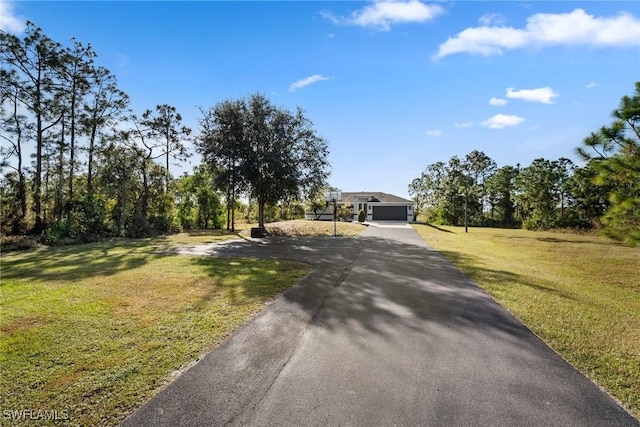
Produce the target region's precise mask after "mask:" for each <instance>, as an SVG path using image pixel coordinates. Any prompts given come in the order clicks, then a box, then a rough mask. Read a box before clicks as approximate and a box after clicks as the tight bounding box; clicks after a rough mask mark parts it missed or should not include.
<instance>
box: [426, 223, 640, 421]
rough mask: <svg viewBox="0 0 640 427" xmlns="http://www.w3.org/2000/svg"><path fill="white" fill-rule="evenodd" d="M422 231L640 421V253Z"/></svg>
mask: <svg viewBox="0 0 640 427" xmlns="http://www.w3.org/2000/svg"><path fill="white" fill-rule="evenodd" d="M414 228H415V229H416V230H417V231H418V232H419V233H420V235H422V237H423V238H424V239H425V240H426V241H427V242H428V243H429V244H431V245H432V246H433V247H434V248H435V249H437V250H438V251H440V252H441V253H442V254H443V255H444V256H446V257H447V258H448V259H449V260H450V261H451V262H452V263H453V264H455V265H456V266H457V267H458V268H459V269H460V270H462V271H463V272H464V273H466V274H467V275H468V276H469V277H471V278H472V279H474V280H475V281H476V282H477V283H478V284H479V285H480V286H481V287H482V288H483V289H485V290H486V291H487V292H488V293H489V294H491V296H493V297H494V298H495V299H496V300H497V301H498V302H499V303H500V304H502V305H503V306H504V307H505V308H507V309H508V310H509V311H511V312H512V313H513V314H514V315H516V316H517V317H518V318H520V319H521V320H522V321H523V322H524V323H525V324H526V325H527V326H528V327H529V328H530V329H532V330H533V331H534V332H535V333H536V334H538V335H539V336H540V337H542V339H544V340H545V341H546V342H547V343H548V344H549V345H550V346H551V347H552V348H554V349H555V350H556V351H557V352H558V353H559V354H560V355H561V356H562V357H564V358H565V359H566V360H567V361H569V362H570V363H571V364H573V365H574V366H575V367H577V368H578V369H579V370H580V371H582V372H583V373H584V374H586V375H587V376H589V377H590V378H591V379H593V380H594V381H595V382H597V383H598V384H600V385H601V386H602V387H603V388H605V389H606V390H608V391H609V392H610V393H611V394H612V395H613V396H615V397H616V398H617V399H618V400H619V401H620V402H622V404H623V405H624V406H625V407H626V408H628V409H630V410H631V411H632V412H633V413H634V414H635V415H636V416H640V248H638V247H629V246H625V245H623V244H620V243H616V242H613V241H611V240H607V239H605V238H602V237H598V236H595V235H578V234H571V233H559V232H534V231H526V230H503V229H493V228H470V229H469V233H465V232H464V228H459V227H434V226H427V225H415V226H414Z"/></svg>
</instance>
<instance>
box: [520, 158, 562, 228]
mask: <svg viewBox="0 0 640 427" xmlns="http://www.w3.org/2000/svg"><path fill="white" fill-rule="evenodd" d="M569 164H570V161H569V160H568V159H564V158H561V159H559V160H555V161H549V160H546V159H542V158H540V159H535V160H534V161H533V162H532V163H531V165H530V166H528V167H526V168H524V169H522V170H521V171H520V173H519V174H518V176H517V177H516V179H515V189H516V193H515V201H516V206H517V212H518V215H519V217H520V219H521V220H522V223H523V225H524V226H525V227H526V228H530V229H548V228H552V227H555V226H557V225H558V224H559V222H558V217H559V214H558V207H561V206H562V203H563V197H564V196H563V195H564V190H563V189H562V183H563V182H564V181H566V180H567V179H568V169H567V165H569ZM560 214H562V208H561V210H560Z"/></svg>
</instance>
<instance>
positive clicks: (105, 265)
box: [2, 238, 170, 281]
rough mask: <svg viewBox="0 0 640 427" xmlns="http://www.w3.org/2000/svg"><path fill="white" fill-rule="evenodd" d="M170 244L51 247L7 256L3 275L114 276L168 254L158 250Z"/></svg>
mask: <svg viewBox="0 0 640 427" xmlns="http://www.w3.org/2000/svg"><path fill="white" fill-rule="evenodd" d="M168 247H170V245H169V243H168V242H164V241H163V240H162V239H159V238H156V239H144V240H118V241H112V242H99V243H88V244H83V245H73V246H64V247H60V246H57V247H48V248H44V249H40V250H36V251H31V252H24V253H20V254H16V255H15V256H9V257H3V260H2V276H3V278H5V279H29V278H34V279H40V280H47V281H60V280H63V281H73V280H75V279H84V278H86V277H87V276H111V275H113V274H116V273H118V272H120V271H124V270H130V269H135V268H139V267H142V266H144V265H145V264H147V263H148V262H150V261H151V260H154V259H158V258H161V257H164V256H168V254H162V253H158V251H159V250H162V249H163V248H168Z"/></svg>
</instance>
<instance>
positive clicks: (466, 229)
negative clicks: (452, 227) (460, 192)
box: [464, 194, 469, 233]
mask: <svg viewBox="0 0 640 427" xmlns="http://www.w3.org/2000/svg"><path fill="white" fill-rule="evenodd" d="M464 232H465V233H468V232H469V228H468V227H467V195H466V194H465V195H464Z"/></svg>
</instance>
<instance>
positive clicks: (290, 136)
mask: <svg viewBox="0 0 640 427" xmlns="http://www.w3.org/2000/svg"><path fill="white" fill-rule="evenodd" d="M97 56H98V55H97V53H96V52H95V51H94V50H93V48H92V46H91V44H84V43H82V42H80V41H78V40H75V39H72V40H71V41H70V43H69V44H68V45H64V44H62V43H59V42H56V41H54V40H52V39H51V38H49V37H48V36H47V35H45V34H44V32H43V31H42V29H40V28H38V27H37V26H36V25H34V24H33V23H31V22H28V23H27V26H26V30H25V32H24V33H23V35H22V36H21V37H18V36H16V35H13V34H9V33H7V32H5V31H2V32H0V58H1V59H2V64H1V67H0V97H1V98H0V101H1V102H0V138H1V139H2V148H1V149H0V156H1V159H0V160H1V163H0V168H1V177H0V199H1V200H0V201H1V203H2V217H1V230H0V231H1V233H2V234H3V235H21V234H31V235H35V236H38V237H39V238H40V239H41V240H42V241H44V242H48V243H56V242H61V241H91V240H95V239H98V238H102V237H112V236H115V237H119V236H127V237H140V236H148V235H153V234H157V233H166V232H172V231H179V230H181V229H185V228H190V227H205V228H207V227H214V228H219V227H222V224H223V222H224V217H223V215H224V211H225V207H226V208H227V209H226V210H227V211H230V210H232V209H234V207H235V206H236V205H237V200H238V197H239V196H240V195H245V196H246V197H248V198H251V199H252V200H255V201H256V204H257V207H258V211H259V220H260V224H262V223H263V222H264V218H265V216H266V217H268V216H269V209H271V208H270V206H271V205H275V204H278V203H284V204H283V207H282V212H284V211H285V210H286V206H290V205H291V204H292V203H293V200H294V199H296V198H300V197H303V196H304V194H307V193H308V192H311V191H315V190H317V188H319V186H322V185H324V184H325V183H326V176H327V173H328V172H327V169H328V164H327V161H326V158H327V156H328V150H327V144H326V141H324V140H323V139H322V138H320V137H319V136H318V135H317V134H316V132H315V130H314V129H313V125H312V123H311V122H310V121H309V120H308V119H307V118H306V117H305V116H304V113H303V111H302V110H300V109H298V110H297V111H296V112H295V113H290V112H289V111H287V110H285V109H282V108H278V107H276V106H274V105H272V104H271V103H270V101H269V100H268V99H266V98H265V97H264V96H262V95H259V94H256V95H252V96H251V97H248V98H247V99H241V100H237V101H224V102H221V103H219V104H217V105H216V106H215V107H213V108H210V109H204V108H202V109H201V112H202V118H201V119H200V129H199V131H198V132H196V133H194V132H193V130H192V129H190V128H188V127H187V126H184V124H183V122H182V116H181V114H180V113H179V112H178V111H177V110H176V108H175V107H173V106H171V105H169V104H161V105H157V106H155V108H150V109H147V110H145V111H143V112H142V113H141V114H136V113H135V112H133V111H132V110H131V109H130V108H129V101H130V99H129V96H128V95H127V94H126V93H125V92H124V91H123V90H121V89H120V88H119V86H118V80H117V78H116V76H115V75H114V74H113V73H111V72H110V71H109V70H108V69H106V68H105V67H102V66H100V65H98V64H97V63H96V61H97ZM191 142H193V143H195V145H196V147H197V150H198V151H200V152H201V153H202V154H203V156H204V159H205V162H204V163H203V164H201V165H198V166H196V167H195V168H194V171H193V173H191V174H184V175H183V176H180V177H178V178H175V177H174V176H173V174H172V168H173V167H174V166H175V165H177V164H179V163H180V162H184V161H185V160H186V159H187V158H188V157H189V156H191V155H192V154H193V153H191V152H190V151H189V149H188V146H189V143H191ZM265 207H266V208H267V209H266V210H265ZM283 214H284V213H283Z"/></svg>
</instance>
